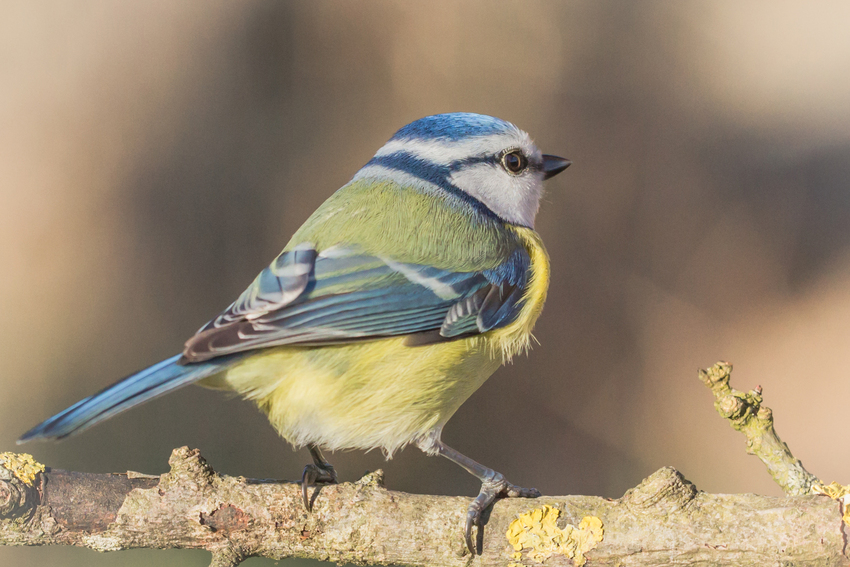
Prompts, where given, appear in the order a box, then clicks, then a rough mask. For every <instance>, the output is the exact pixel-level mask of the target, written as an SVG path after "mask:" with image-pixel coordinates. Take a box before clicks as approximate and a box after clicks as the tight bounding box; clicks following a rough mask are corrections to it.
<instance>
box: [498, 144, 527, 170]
mask: <svg viewBox="0 0 850 567" xmlns="http://www.w3.org/2000/svg"><path fill="white" fill-rule="evenodd" d="M502 167H504V168H505V169H506V170H508V171H509V172H510V173H520V172H522V170H524V169H525V168H526V167H528V159H526V157H525V156H524V155H522V152H521V151H519V150H514V151H512V152H508V153H506V154H505V155H503V156H502Z"/></svg>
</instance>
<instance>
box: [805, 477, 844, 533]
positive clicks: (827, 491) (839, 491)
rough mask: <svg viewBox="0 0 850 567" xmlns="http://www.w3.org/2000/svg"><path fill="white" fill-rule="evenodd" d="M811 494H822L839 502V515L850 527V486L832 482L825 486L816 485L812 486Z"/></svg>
mask: <svg viewBox="0 0 850 567" xmlns="http://www.w3.org/2000/svg"><path fill="white" fill-rule="evenodd" d="M812 494H823V495H824V496H829V497H830V498H832V499H833V500H838V501H840V502H841V513H842V519H843V520H844V523H845V524H846V525H848V526H850V486H844V485H843V484H838V483H837V482H834V481H833V482H832V483H830V484H827V485H826V486H824V485H822V484H819V483H816V484H813V485H812Z"/></svg>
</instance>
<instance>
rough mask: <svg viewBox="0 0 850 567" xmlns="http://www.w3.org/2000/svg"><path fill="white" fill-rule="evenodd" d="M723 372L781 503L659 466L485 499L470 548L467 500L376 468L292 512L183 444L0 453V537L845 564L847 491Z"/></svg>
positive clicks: (325, 556)
mask: <svg viewBox="0 0 850 567" xmlns="http://www.w3.org/2000/svg"><path fill="white" fill-rule="evenodd" d="M731 369H732V367H731V365H729V364H727V363H718V364H716V365H715V366H713V367H712V368H710V369H708V370H701V371H700V378H701V379H702V381H703V382H704V383H705V384H706V386H708V387H709V388H711V390H712V392H713V393H714V395H715V406H716V408H717V410H718V412H719V413H720V415H721V416H723V417H724V418H726V419H728V420H729V421H730V423H731V424H732V426H733V427H734V428H735V429H737V430H739V431H742V432H743V433H744V434H745V435H746V436H747V448H748V451H749V452H751V453H753V454H755V455H757V456H758V457H759V458H761V459H762V461H764V462H765V464H766V465H767V467H768V470H769V472H770V473H771V475H772V476H773V478H774V479H775V480H776V481H777V482H778V483H779V484H780V486H782V487H783V489H784V490H785V492H786V494H788V496H786V497H784V498H772V497H764V496H757V495H752V494H738V495H724V494H706V493H704V492H701V491H699V490H697V489H696V488H695V487H694V486H693V485H692V484H690V483H689V482H688V481H686V480H685V479H684V477H683V476H682V475H681V474H679V473H678V472H677V471H675V470H674V469H672V468H663V469H661V470H659V471H658V472H656V473H654V474H653V475H651V476H650V477H648V478H647V479H645V480H644V481H643V482H642V483H641V484H640V485H638V486H637V487H635V488H633V489H632V490H629V491H628V492H627V493H626V494H625V495H624V496H623V497H622V498H620V499H618V500H610V499H604V498H598V497H593V496H543V497H540V498H537V499H533V500H532V499H506V500H500V501H498V502H496V504H495V505H494V506H493V508H492V509H491V510H490V511H489V512H488V513H487V515H486V516H485V521H486V524H485V527H484V529H483V530H479V533H478V540H477V545H478V548H479V552H480V554H479V555H477V556H472V555H471V554H470V553H469V552H468V551H467V550H466V546H465V544H464V540H463V536H462V531H463V529H462V526H463V523H464V521H465V518H466V510H467V506H468V505H469V502H470V500H469V499H468V498H459V497H445V496H423V495H416V494H406V493H403V492H394V491H391V490H387V489H386V488H384V486H383V482H382V481H383V479H382V473H381V471H376V472H374V473H370V474H367V475H366V476H364V477H363V478H361V479H360V480H359V481H357V482H354V483H344V484H339V485H332V486H325V487H322V488H320V489H319V490H318V491H316V492H315V493H314V494H313V501H314V504H313V512H312V513H307V512H306V510H305V509H304V505H303V503H302V501H301V490H300V486H299V485H298V484H297V483H291V482H276V481H268V480H251V479H245V478H243V477H229V476H222V475H219V474H217V473H215V471H213V470H212V468H211V467H210V466H209V465H208V464H207V462H206V461H205V460H204V459H203V458H202V457H201V455H200V453H199V452H198V451H197V450H190V449H188V448H186V447H183V448H180V449H175V450H174V452H173V453H172V455H171V458H170V459H169V464H170V465H171V470H170V471H169V472H168V473H166V474H163V475H161V476H150V475H142V474H139V473H126V474H108V475H99V474H87V473H76V472H68V471H62V470H52V469H45V468H44V467H43V466H42V465H39V464H38V463H35V462H34V461H32V458H31V457H29V456H28V455H15V454H11V453H0V544H5V545H50V544H59V545H76V546H83V547H89V548H92V549H96V550H98V551H117V550H120V549H129V548H134V547H145V548H160V549H165V548H201V549H206V550H208V551H210V552H211V553H212V555H213V559H212V563H211V565H213V566H214V567H225V566H235V565H238V564H239V563H240V562H241V561H242V560H244V559H245V558H247V557H253V556H261V557H268V558H273V559H282V558H286V557H307V558H313V559H321V560H330V561H336V562H338V563H357V564H364V565H386V564H403V565H446V566H461V565H470V564H475V565H482V566H483V565H488V566H489V565H492V566H497V565H498V566H514V567H515V566H518V565H540V564H546V565H582V564H583V563H584V562H585V561H586V562H587V564H589V565H621V566H638V565H640V566H643V565H758V566H761V565H792V564H793V565H813V566H814V565H818V566H833V565H835V566H838V565H850V559H848V556H847V550H846V535H845V530H846V529H847V523H850V517H847V516H844V514H845V513H846V510H845V509H844V508H845V504H847V503H850V502H848V500H850V488H848V487H845V486H841V485H838V484H835V483H833V484H832V485H829V486H824V485H823V483H821V482H820V481H819V480H818V479H817V478H816V477H815V476H814V475H812V474H811V473H809V472H808V471H806V470H805V469H804V468H803V466H802V464H801V463H800V462H799V461H798V460H796V459H795V458H794V457H793V455H791V452H790V450H789V449H788V447H787V446H786V445H785V444H784V443H782V441H781V440H780V439H779V437H778V436H777V435H776V432H775V430H774V428H773V415H772V412H770V410H769V409H768V408H766V407H764V406H762V405H761V402H762V396H761V389H760V388H757V389H755V390H753V391H751V392H749V393H747V394H744V393H742V392H739V391H737V390H734V389H732V388H731V386H730V385H729V374H730V372H731ZM824 495H826V496H824ZM828 496H829V497H828Z"/></svg>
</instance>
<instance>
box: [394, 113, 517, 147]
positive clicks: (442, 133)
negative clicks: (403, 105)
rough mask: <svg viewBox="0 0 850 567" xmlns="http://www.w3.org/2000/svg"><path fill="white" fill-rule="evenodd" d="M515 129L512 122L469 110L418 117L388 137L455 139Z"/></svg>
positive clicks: (501, 132)
mask: <svg viewBox="0 0 850 567" xmlns="http://www.w3.org/2000/svg"><path fill="white" fill-rule="evenodd" d="M515 130H516V127H515V126H514V125H513V124H511V123H510V122H505V121H504V120H502V119H500V118H495V117H493V116H486V115H484V114H473V113H471V112H452V113H448V114H435V115H433V116H426V117H425V118H420V119H419V120H416V121H415V122H411V123H410V124H408V125H407V126H405V127H403V128H402V129H401V130H399V131H398V132H396V133H395V135H394V136H393V137H392V138H390V139H391V140H414V139H419V140H436V139H439V140H451V141H456V140H462V139H463V138H472V137H478V136H489V135H492V134H504V133H507V132H511V131H515Z"/></svg>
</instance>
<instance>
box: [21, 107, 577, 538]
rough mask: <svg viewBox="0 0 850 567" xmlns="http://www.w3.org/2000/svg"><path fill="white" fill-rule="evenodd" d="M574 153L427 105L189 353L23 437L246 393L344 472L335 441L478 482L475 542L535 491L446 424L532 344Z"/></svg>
mask: <svg viewBox="0 0 850 567" xmlns="http://www.w3.org/2000/svg"><path fill="white" fill-rule="evenodd" d="M569 165H570V162H569V161H568V160H566V159H563V158H560V157H555V156H551V155H544V154H542V153H541V152H540V150H538V149H537V147H536V146H535V145H534V143H533V142H532V140H531V138H530V137H529V135H528V134H526V133H525V132H523V131H522V130H520V129H519V128H517V127H516V126H514V125H513V124H511V123H509V122H506V121H504V120H500V119H498V118H494V117H490V116H483V115H479V114H469V113H452V114H439V115H435V116H428V117H425V118H422V119H420V120H417V121H415V122H412V123H411V124H408V125H407V126H405V127H403V128H402V129H401V130H399V131H398V132H396V134H395V135H394V136H393V137H392V138H390V140H389V141H388V142H387V143H386V144H385V145H384V146H383V147H382V148H381V149H380V150H378V153H376V154H375V156H374V157H373V158H372V159H371V160H370V161H369V162H368V163H367V164H366V165H365V166H364V167H363V168H362V169H360V171H358V172H357V174H356V175H355V176H354V177H353V178H352V179H351V181H350V182H349V183H347V184H346V185H344V186H343V187H342V188H341V189H339V190H338V191H337V192H336V193H334V194H333V195H332V196H331V197H330V198H329V199H328V200H327V201H325V202H324V203H323V204H322V205H321V206H320V207H319V208H318V209H317V210H316V211H315V212H314V213H313V214H312V215H311V216H310V218H309V219H307V222H305V223H304V225H303V226H302V227H301V228H300V229H298V231H297V232H296V233H295V235H294V236H293V237H292V239H291V240H290V241H289V243H288V244H287V245H286V247H285V248H284V249H283V252H282V253H281V254H280V255H279V256H278V257H277V258H275V259H274V260H273V261H272V263H271V264H270V265H269V266H268V267H267V268H265V269H264V270H263V271H262V272H261V273H260V275H259V276H257V278H256V279H255V280H254V282H253V283H252V284H251V285H250V286H248V288H247V289H246V290H245V291H244V292H243V293H242V295H240V296H239V298H238V299H237V300H236V301H235V302H234V303H233V304H232V305H230V307H228V308H227V309H225V310H224V311H223V312H222V313H221V314H220V315H218V316H217V317H216V318H215V319H213V320H212V321H210V322H209V323H207V324H206V325H204V326H203V327H201V329H200V330H199V331H198V332H197V333H196V334H195V335H194V336H193V337H191V338H190V339H189V340H188V341H187V342H186V344H185V346H184V348H183V352H182V354H179V355H176V356H173V357H171V358H169V359H167V360H164V361H162V362H160V363H159V364H155V365H153V366H151V367H150V368H148V369H146V370H142V371H141V372H139V373H137V374H133V375H132V376H129V377H128V378H125V379H124V380H122V381H120V382H118V383H116V384H114V385H112V386H110V387H108V388H106V389H105V390H103V391H101V392H99V393H97V394H95V395H93V396H91V397H89V398H86V399H84V400H81V401H79V402H77V403H76V404H74V405H73V406H71V407H69V408H68V409H66V410H65V411H63V412H61V413H59V414H57V415H55V416H53V417H51V418H50V419H48V420H46V421H45V422H43V423H41V424H40V425H38V426H36V427H34V428H33V429H31V430H30V431H28V432H27V433H25V434H24V435H23V436H22V437H21V439H20V440H19V442H25V441H30V440H32V439H60V438H63V437H67V436H68V435H71V434H74V433H77V432H80V431H82V430H84V429H86V428H88V427H91V426H92V425H94V424H96V423H98V422H100V421H103V420H105V419H107V418H109V417H112V416H113V415H115V414H117V413H119V412H122V411H124V410H127V409H129V408H131V407H133V406H136V405H138V404H141V403H142V402H145V401H148V400H151V399H153V398H155V397H157V396H160V395H162V394H165V393H167V392H171V391H172V390H176V389H177V388H181V387H183V386H186V385H188V384H192V383H197V384H200V385H202V386H206V387H210V388H218V389H222V390H229V391H233V392H237V393H238V394H239V395H241V396H243V397H244V398H246V399H248V400H251V401H253V402H254V403H256V404H257V406H258V407H259V408H260V409H261V410H262V411H263V412H264V413H265V414H266V415H267V416H268V418H269V421H270V422H271V424H272V425H273V426H274V428H275V429H276V430H277V431H278V433H279V434H280V435H281V436H282V437H283V438H284V439H286V440H287V441H289V442H290V443H292V444H293V445H294V446H296V447H304V446H306V447H308V448H309V450H310V453H311V455H312V458H313V464H311V465H308V466H307V467H306V468H305V470H304V473H303V478H302V481H303V482H302V491H303V492H302V494H303V497H304V504H305V506H306V507H307V509H308V510H309V509H310V506H311V501H310V499H309V498H308V488H309V487H311V486H314V485H316V484H317V483H332V482H336V481H337V475H336V473H335V471H334V469H333V467H332V466H331V465H330V464H329V463H328V462H327V461H326V460H325V458H324V457H323V455H322V453H321V449H328V450H331V451H334V450H337V449H364V450H369V449H373V448H380V449H381V450H383V452H384V453H385V454H386V455H387V457H390V456H392V454H393V453H394V452H396V451H397V450H399V449H401V448H402V447H404V446H406V445H408V444H414V445H416V446H417V447H419V448H420V449H421V450H423V451H424V452H425V453H427V454H428V455H442V456H444V457H446V458H448V459H450V460H452V461H454V462H455V463H457V464H458V465H460V466H461V467H463V468H464V469H466V470H467V471H469V472H470V473H472V474H473V475H475V476H476V477H477V478H478V479H480V480H481V483H482V485H481V491H480V493H479V495H478V497H477V498H475V500H474V501H473V502H472V504H470V506H469V512H468V516H467V522H466V526H465V533H464V536H465V539H466V542H467V546H468V547H469V549H470V551H471V552H472V553H475V548H474V546H473V540H472V527H473V526H480V522H481V513H482V511H483V510H484V509H486V508H487V507H488V506H489V505H490V504H491V503H492V502H493V501H494V500H495V499H496V498H498V497H502V496H511V497H532V496H538V495H539V493H538V492H537V491H536V490H534V489H525V488H521V487H518V486H515V485H513V484H511V483H509V482H508V481H507V480H506V479H505V477H504V476H503V475H501V474H500V473H498V472H496V471H494V470H492V469H489V468H487V467H485V466H483V465H481V464H479V463H477V462H475V461H473V460H472V459H470V458H468V457H466V456H464V455H462V454H460V453H459V452H457V451H455V450H454V449H452V448H450V447H448V446H447V445H446V444H445V443H443V442H442V441H441V440H440V435H441V432H442V430H443V426H445V424H446V422H447V421H448V420H449V418H450V417H451V416H452V415H453V414H454V413H455V411H457V409H458V408H459V407H460V405H461V404H462V403H463V402H464V401H465V400H466V399H467V398H469V396H470V395H472V393H473V392H475V390H477V389H478V388H479V387H480V386H481V385H482V384H483V383H484V381H485V380H486V379H487V378H488V377H489V376H490V375H491V374H493V372H495V371H496V369H497V368H499V366H501V365H502V364H503V363H505V362H506V361H509V360H510V359H511V358H512V357H513V356H514V355H516V354H518V353H521V352H524V351H526V350H527V349H528V347H529V341H530V338H531V330H532V327H533V326H534V323H535V321H536V320H537V318H538V316H539V315H540V312H541V310H542V308H543V303H544V301H545V299H546V292H547V288H548V284H549V259H548V256H547V253H546V250H545V248H544V247H543V243H542V241H541V239H540V236H539V235H538V234H537V233H536V232H535V231H534V219H535V216H536V214H537V210H538V208H539V204H540V197H541V194H542V190H543V181H544V180H545V179H548V178H550V177H552V176H554V175H556V174H557V173H559V172H561V171H563V170H564V169H565V168H566V167H567V166H569Z"/></svg>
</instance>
